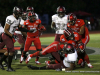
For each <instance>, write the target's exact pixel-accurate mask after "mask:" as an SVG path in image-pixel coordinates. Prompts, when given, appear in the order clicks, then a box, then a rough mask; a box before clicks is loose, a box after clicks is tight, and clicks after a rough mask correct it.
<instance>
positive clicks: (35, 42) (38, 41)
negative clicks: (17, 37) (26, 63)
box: [34, 37, 42, 64]
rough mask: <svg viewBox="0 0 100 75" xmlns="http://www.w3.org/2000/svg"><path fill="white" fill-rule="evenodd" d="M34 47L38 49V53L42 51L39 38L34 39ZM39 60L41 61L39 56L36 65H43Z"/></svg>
mask: <svg viewBox="0 0 100 75" xmlns="http://www.w3.org/2000/svg"><path fill="white" fill-rule="evenodd" d="M34 46H35V47H36V50H37V51H42V48H41V41H40V39H39V37H37V38H34ZM38 60H39V56H36V60H35V63H36V64H41V63H40V62H39V61H38Z"/></svg>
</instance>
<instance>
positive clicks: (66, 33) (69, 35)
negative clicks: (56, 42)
mask: <svg viewBox="0 0 100 75" xmlns="http://www.w3.org/2000/svg"><path fill="white" fill-rule="evenodd" d="M64 36H65V38H66V39H67V40H73V39H74V34H73V31H72V30H71V29H65V30H64Z"/></svg>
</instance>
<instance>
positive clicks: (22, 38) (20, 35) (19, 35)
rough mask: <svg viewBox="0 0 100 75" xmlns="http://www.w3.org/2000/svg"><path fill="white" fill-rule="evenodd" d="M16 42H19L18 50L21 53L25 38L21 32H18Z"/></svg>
mask: <svg viewBox="0 0 100 75" xmlns="http://www.w3.org/2000/svg"><path fill="white" fill-rule="evenodd" d="M18 38H19V39H18V42H19V44H20V51H21V54H22V52H23V50H24V45H25V38H24V37H23V36H22V34H18Z"/></svg>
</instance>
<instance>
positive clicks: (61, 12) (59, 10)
mask: <svg viewBox="0 0 100 75" xmlns="http://www.w3.org/2000/svg"><path fill="white" fill-rule="evenodd" d="M65 12H66V10H65V7H62V6H59V7H58V8H57V14H58V16H59V17H61V18H62V17H63V16H64V15H65Z"/></svg>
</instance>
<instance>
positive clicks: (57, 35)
mask: <svg viewBox="0 0 100 75" xmlns="http://www.w3.org/2000/svg"><path fill="white" fill-rule="evenodd" d="M61 35H62V34H55V40H54V41H58V42H60V36H61Z"/></svg>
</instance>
